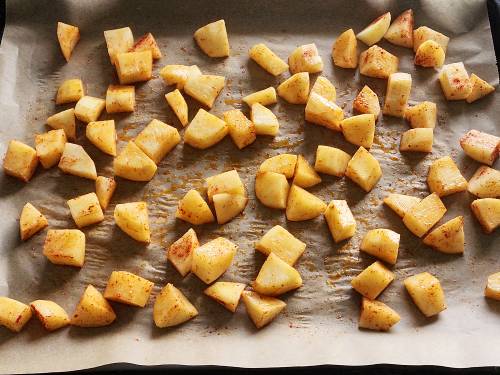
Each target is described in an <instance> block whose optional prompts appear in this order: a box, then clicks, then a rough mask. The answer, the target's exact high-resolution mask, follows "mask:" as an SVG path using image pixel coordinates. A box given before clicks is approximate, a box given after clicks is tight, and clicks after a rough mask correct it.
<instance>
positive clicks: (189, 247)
mask: <svg viewBox="0 0 500 375" xmlns="http://www.w3.org/2000/svg"><path fill="white" fill-rule="evenodd" d="M198 246H200V243H199V241H198V237H197V236H196V232H195V231H194V229H193V228H190V229H189V230H188V231H187V232H186V233H184V235H183V236H182V237H181V238H179V239H178V240H177V241H175V242H174V243H173V244H172V245H170V247H169V248H168V254H167V259H168V260H169V261H170V262H171V263H172V264H173V265H174V267H175V269H176V270H177V271H179V273H180V274H181V276H183V277H184V276H186V275H187V274H188V273H189V272H191V264H192V262H193V251H194V249H196V248H197V247H198Z"/></svg>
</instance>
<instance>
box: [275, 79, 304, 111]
mask: <svg viewBox="0 0 500 375" xmlns="http://www.w3.org/2000/svg"><path fill="white" fill-rule="evenodd" d="M278 95H279V96H281V97H282V98H283V99H285V100H286V101H287V102H288V103H290V104H306V103H307V98H308V97H309V73H307V72H302V73H296V74H294V75H293V76H291V77H290V78H288V79H287V80H285V81H283V82H281V83H280V85H279V86H278Z"/></svg>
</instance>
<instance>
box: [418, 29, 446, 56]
mask: <svg viewBox="0 0 500 375" xmlns="http://www.w3.org/2000/svg"><path fill="white" fill-rule="evenodd" d="M427 40H433V41H435V42H436V43H438V44H439V45H440V46H441V48H442V49H443V51H444V52H445V53H446V49H447V48H448V42H449V41H450V38H448V37H447V36H446V35H444V34H441V33H439V32H437V31H435V30H432V29H431V28H429V27H427V26H420V27H419V28H418V29H415V30H413V51H415V52H417V51H418V47H420V45H421V44H422V43H424V42H425V41H427Z"/></svg>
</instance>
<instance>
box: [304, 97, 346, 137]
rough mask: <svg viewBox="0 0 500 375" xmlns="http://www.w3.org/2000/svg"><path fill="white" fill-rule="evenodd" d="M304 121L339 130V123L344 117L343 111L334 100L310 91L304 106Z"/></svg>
mask: <svg viewBox="0 0 500 375" xmlns="http://www.w3.org/2000/svg"><path fill="white" fill-rule="evenodd" d="M305 117H306V121H309V122H311V123H313V124H317V125H321V126H324V127H326V128H328V129H332V130H336V131H341V128H340V123H341V122H342V120H343V119H344V111H343V110H342V108H340V107H339V106H338V105H337V104H335V103H334V102H331V101H329V100H327V99H326V98H324V97H322V96H321V95H319V94H316V93H314V92H313V93H311V95H310V96H309V99H308V100H307V104H306V108H305Z"/></svg>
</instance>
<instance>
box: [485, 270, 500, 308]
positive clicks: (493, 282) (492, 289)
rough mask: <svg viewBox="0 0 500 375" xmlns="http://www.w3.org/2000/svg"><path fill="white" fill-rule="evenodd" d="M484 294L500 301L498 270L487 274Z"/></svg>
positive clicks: (499, 275) (499, 276) (499, 273)
mask: <svg viewBox="0 0 500 375" xmlns="http://www.w3.org/2000/svg"><path fill="white" fill-rule="evenodd" d="M484 296H485V297H488V298H492V299H496V300H497V301H500V272H497V273H494V274H492V275H490V276H488V281H487V282H486V288H485V289H484Z"/></svg>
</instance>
